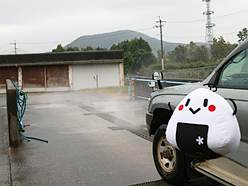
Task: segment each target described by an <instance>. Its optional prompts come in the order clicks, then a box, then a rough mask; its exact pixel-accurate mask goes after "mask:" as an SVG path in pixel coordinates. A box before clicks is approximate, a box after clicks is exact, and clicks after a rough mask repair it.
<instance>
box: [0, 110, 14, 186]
mask: <svg viewBox="0 0 248 186" xmlns="http://www.w3.org/2000/svg"><path fill="white" fill-rule="evenodd" d="M0 112H1V114H0V119H1V120H0V136H1V138H0V185H1V186H11V185H12V180H11V164H10V154H11V149H10V147H9V130H8V122H7V109H6V108H1V109H0Z"/></svg>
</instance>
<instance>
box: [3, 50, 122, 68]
mask: <svg viewBox="0 0 248 186" xmlns="http://www.w3.org/2000/svg"><path fill="white" fill-rule="evenodd" d="M89 63H123V51H122V50H108V51H105V50H100V51H82V52H51V53H40V54H14V55H13V54H12V55H0V67H3V66H4V67H8V66H34V65H35V66H37V65H59V64H60V65H62V64H89Z"/></svg>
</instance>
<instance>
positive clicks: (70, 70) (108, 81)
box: [0, 50, 124, 92]
mask: <svg viewBox="0 0 248 186" xmlns="http://www.w3.org/2000/svg"><path fill="white" fill-rule="evenodd" d="M6 79H12V80H14V81H15V82H18V84H19V87H21V88H23V90H24V91H26V92H31V91H35V92H39V91H60V90H80V89H88V88H98V87H99V88H100V87H111V86H123V85H124V68H123V51H120V50H117V51H112V50H110V51H85V52H62V53H42V54H17V55H0V92H5V87H6V85H5V81H6Z"/></svg>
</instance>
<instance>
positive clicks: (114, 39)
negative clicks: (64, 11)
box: [65, 30, 182, 56]
mask: <svg viewBox="0 0 248 186" xmlns="http://www.w3.org/2000/svg"><path fill="white" fill-rule="evenodd" d="M140 37H141V38H142V39H144V40H145V41H147V42H148V43H149V45H150V47H151V48H152V52H153V53H154V55H155V56H157V51H158V50H161V43H160V40H159V39H156V38H152V37H150V36H148V35H146V34H143V33H140V32H135V31H132V30H120V31H116V32H109V33H104V34H95V35H86V36H81V37H79V38H77V39H76V40H74V41H73V42H71V43H70V44H68V45H66V46H65V48H67V47H78V48H79V49H81V48H86V47H87V46H92V47H93V48H97V47H101V48H108V49H110V47H111V46H112V45H113V44H118V43H120V42H122V41H124V40H129V41H130V40H132V39H134V38H138V39H139V38H140ZM179 44H182V43H169V42H166V41H164V42H163V48H164V50H165V52H166V53H167V52H168V51H172V50H174V48H175V47H177V46H178V45H179Z"/></svg>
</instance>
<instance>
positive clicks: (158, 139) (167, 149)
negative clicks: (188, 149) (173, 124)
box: [153, 126, 187, 184]
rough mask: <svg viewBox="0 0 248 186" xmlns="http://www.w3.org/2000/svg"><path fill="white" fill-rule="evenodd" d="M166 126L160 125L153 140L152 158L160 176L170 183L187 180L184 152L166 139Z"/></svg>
mask: <svg viewBox="0 0 248 186" xmlns="http://www.w3.org/2000/svg"><path fill="white" fill-rule="evenodd" d="M165 128H166V126H160V127H159V128H158V129H157V131H156V134H155V136H154V140H153V159H154V163H155V166H156V168H157V171H158V173H159V174H160V176H161V177H162V178H163V179H164V180H165V181H166V182H168V183H170V184H183V183H185V182H186V181H187V176H186V167H185V166H186V163H185V156H184V153H183V152H181V151H179V150H177V149H176V148H174V147H173V146H171V145H170V144H169V142H168V141H167V140H166V136H165V131H166V129H165Z"/></svg>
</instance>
